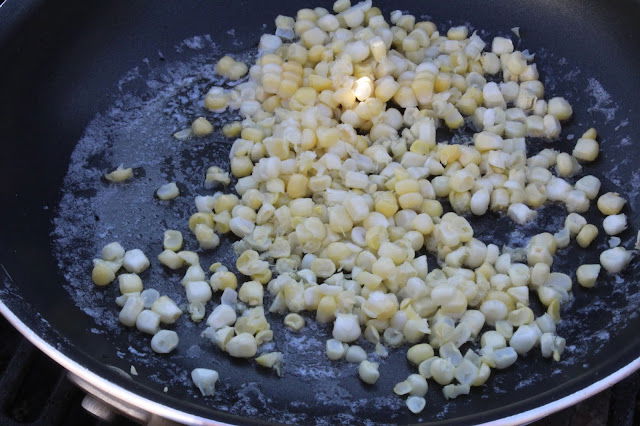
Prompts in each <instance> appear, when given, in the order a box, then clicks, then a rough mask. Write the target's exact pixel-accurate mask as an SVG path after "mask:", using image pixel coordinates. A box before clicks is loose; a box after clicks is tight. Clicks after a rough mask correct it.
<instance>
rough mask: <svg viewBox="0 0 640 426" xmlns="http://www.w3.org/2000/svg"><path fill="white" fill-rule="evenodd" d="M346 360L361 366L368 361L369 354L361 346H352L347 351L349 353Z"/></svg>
mask: <svg viewBox="0 0 640 426" xmlns="http://www.w3.org/2000/svg"><path fill="white" fill-rule="evenodd" d="M345 359H346V360H347V362H353V363H358V364H359V363H361V362H362V361H364V360H366V359H367V353H366V352H365V350H364V349H362V348H361V347H360V346H358V345H352V346H349V349H347V352H346V354H345Z"/></svg>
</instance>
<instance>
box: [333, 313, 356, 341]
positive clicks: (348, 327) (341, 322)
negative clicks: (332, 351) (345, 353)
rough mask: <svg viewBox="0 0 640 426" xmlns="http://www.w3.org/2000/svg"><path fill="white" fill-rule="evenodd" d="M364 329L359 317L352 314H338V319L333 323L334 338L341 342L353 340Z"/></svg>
mask: <svg viewBox="0 0 640 426" xmlns="http://www.w3.org/2000/svg"><path fill="white" fill-rule="evenodd" d="M361 333H362V330H361V329H360V324H359V323H358V317H357V316H356V315H352V314H336V320H335V322H334V324H333V332H332V334H333V338H334V339H336V340H339V341H341V342H347V343H349V342H353V341H354V340H356V339H357V338H358V337H360V334H361Z"/></svg>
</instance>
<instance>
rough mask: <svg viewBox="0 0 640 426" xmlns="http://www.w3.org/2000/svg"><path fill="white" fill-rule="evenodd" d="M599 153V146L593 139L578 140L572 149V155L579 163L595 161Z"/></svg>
mask: <svg viewBox="0 0 640 426" xmlns="http://www.w3.org/2000/svg"><path fill="white" fill-rule="evenodd" d="M599 152H600V145H599V144H598V142H596V141H595V140H593V139H586V138H580V139H578V141H577V142H576V145H575V147H574V148H573V152H572V155H573V156H574V157H575V158H577V159H578V160H581V161H595V159H596V158H598V154H599Z"/></svg>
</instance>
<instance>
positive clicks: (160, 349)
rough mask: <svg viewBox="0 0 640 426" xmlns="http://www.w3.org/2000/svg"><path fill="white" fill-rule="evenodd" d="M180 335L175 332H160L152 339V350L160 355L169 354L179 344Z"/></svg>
mask: <svg viewBox="0 0 640 426" xmlns="http://www.w3.org/2000/svg"><path fill="white" fill-rule="evenodd" d="M179 341H180V339H179V338H178V333H176V332H175V331H173V330H160V331H158V332H157V333H156V334H154V335H153V337H152V338H151V349H153V351H154V352H157V353H159V354H168V353H169V352H171V351H173V350H174V349H175V348H176V347H177V346H178V343H179Z"/></svg>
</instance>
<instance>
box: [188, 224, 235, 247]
mask: <svg viewBox="0 0 640 426" xmlns="http://www.w3.org/2000/svg"><path fill="white" fill-rule="evenodd" d="M231 220H233V219H231ZM193 234H194V235H195V237H196V239H197V240H198V244H200V247H201V248H202V249H205V250H211V249H214V248H216V247H218V245H219V244H220V237H218V235H217V234H216V233H215V231H214V230H213V229H212V228H210V227H209V226H207V225H205V224H203V223H199V224H197V225H196V227H195V229H194V230H193Z"/></svg>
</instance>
